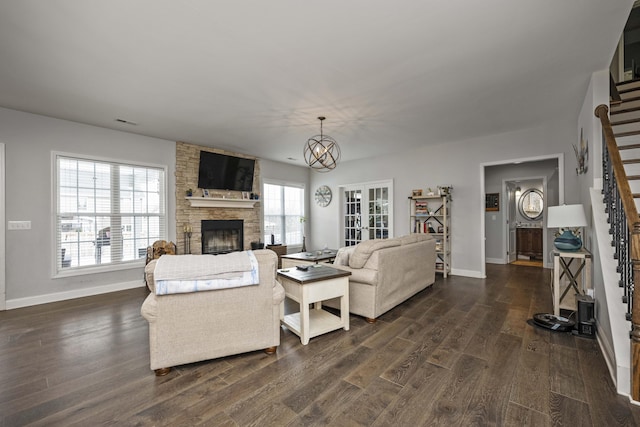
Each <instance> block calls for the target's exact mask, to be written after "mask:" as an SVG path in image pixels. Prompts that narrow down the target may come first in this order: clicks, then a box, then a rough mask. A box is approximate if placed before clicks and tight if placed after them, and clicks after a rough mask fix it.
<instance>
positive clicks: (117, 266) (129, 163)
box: [50, 151, 169, 279]
mask: <svg viewBox="0 0 640 427" xmlns="http://www.w3.org/2000/svg"><path fill="white" fill-rule="evenodd" d="M59 158H68V159H75V160H78V161H87V162H101V163H108V164H111V165H114V164H117V165H120V166H126V167H133V168H136V167H137V168H148V169H157V170H159V171H161V172H162V179H161V185H162V191H161V192H160V197H161V199H162V200H161V201H160V208H161V210H162V213H161V214H160V215H158V216H157V217H158V219H159V225H160V234H161V235H160V237H159V238H160V239H165V240H167V239H168V237H167V236H168V231H169V230H168V219H169V218H168V210H167V208H168V195H169V193H168V192H169V189H168V169H169V168H168V167H167V166H166V165H160V164H154V163H147V162H141V161H137V160H123V159H115V158H109V157H102V156H92V155H88V154H78V153H69V152H62V151H52V152H51V248H52V250H51V254H50V258H51V277H52V278H54V279H56V278H61V277H72V276H82V275H87V274H95V273H104V272H115V271H121V270H130V269H134V268H140V267H143V266H144V263H145V258H136V259H133V260H128V261H122V262H117V263H108V264H94V265H87V266H78V267H71V268H64V269H63V268H61V267H59V266H58V251H59V250H60V248H61V246H62V245H61V242H59V241H58V229H57V227H58V225H57V224H58V221H57V219H58V215H59V213H58V201H59V192H60V188H59V182H58V175H59V171H58V159H59ZM109 215H110V214H109ZM154 216H155V215H154Z"/></svg>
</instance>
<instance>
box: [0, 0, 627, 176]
mask: <svg viewBox="0 0 640 427" xmlns="http://www.w3.org/2000/svg"><path fill="white" fill-rule="evenodd" d="M632 3H633V0H615V1H613V0H608V1H602V0H562V1H558V0H536V1H514V0H484V1H472V0H467V1H461V0H440V1H435V0H398V1H390V0H386V1H385V0H352V1H346V0H326V1H324V2H317V1H314V2H311V1H303V0H272V1H265V0H246V1H232V0H226V1H222V0H189V1H178V0H173V1H169V0H134V1H132V0H104V1H98V0H48V1H43V0H2V1H1V2H0V106H3V107H7V108H12V109H16V110H22V111H28V112H33V113H37V114H43V115H47V116H52V117H57V118H62V119H68V120H73V121H78V122H82V123H88V124H92V125H97V126H103V127H107V128H112V129H120V130H124V131H127V132H134V133H140V134H144V135H149V136H155V137H159V138H164V139H169V140H175V141H186V142H192V143H196V144H200V145H207V146H212V147H217V148H224V149H229V150H232V151H237V152H240V153H245V154H250V155H255V156H258V157H262V158H268V159H272V160H277V161H287V160H286V159H287V158H295V159H297V162H295V163H297V164H304V163H303V160H302V148H303V144H304V142H305V141H306V140H307V139H308V138H309V137H310V136H312V135H315V134H317V133H319V121H318V120H317V117H318V116H321V115H323V116H326V117H327V120H326V121H325V122H324V131H325V133H326V134H329V135H331V136H332V137H334V138H335V139H336V140H337V141H338V143H339V145H340V147H341V149H342V155H343V161H346V160H353V159H357V158H363V157H367V156H377V155H383V154H385V153H389V152H394V151H404V150H410V149H412V148H415V147H418V146H423V145H427V144H436V143H441V142H447V141H456V140H463V139H467V138H473V137H476V136H481V135H489V134H495V133H500V132H504V131H509V130H514V129H521V128H525V127H531V126H535V125H536V124H539V123H540V122H542V121H546V120H549V119H552V118H553V117H555V116H558V115H560V116H562V117H569V118H572V119H575V120H577V116H578V112H579V109H580V107H581V105H582V101H583V98H584V95H585V92H586V88H587V85H588V81H589V78H590V75H591V73H592V72H593V71H596V70H601V69H604V68H607V67H608V66H609V62H610V60H611V57H612V55H613V52H614V49H615V46H616V44H617V41H618V38H619V36H620V34H621V32H622V29H623V28H624V24H625V21H626V17H627V16H628V14H629V11H630V9H631V5H632ZM117 118H120V119H125V120H129V121H132V122H135V123H137V125H131V124H122V123H119V122H117V121H116V119H117Z"/></svg>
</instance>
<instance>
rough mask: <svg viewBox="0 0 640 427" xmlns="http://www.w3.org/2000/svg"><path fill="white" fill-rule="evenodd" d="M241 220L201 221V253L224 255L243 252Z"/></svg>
mask: <svg viewBox="0 0 640 427" xmlns="http://www.w3.org/2000/svg"><path fill="white" fill-rule="evenodd" d="M243 229H244V227H243V220H241V219H234V220H203V221H202V253H203V254H212V255H218V254H226V253H229V252H236V251H243V250H244V243H243V242H244V236H243Z"/></svg>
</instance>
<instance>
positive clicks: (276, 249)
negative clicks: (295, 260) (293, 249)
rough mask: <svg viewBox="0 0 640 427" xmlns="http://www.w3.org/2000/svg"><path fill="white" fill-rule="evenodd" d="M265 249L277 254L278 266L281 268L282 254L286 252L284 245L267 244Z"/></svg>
mask: <svg viewBox="0 0 640 427" xmlns="http://www.w3.org/2000/svg"><path fill="white" fill-rule="evenodd" d="M267 249H271V250H272V251H273V252H275V253H276V255H278V268H282V256H283V255H286V254H287V246H286V245H267Z"/></svg>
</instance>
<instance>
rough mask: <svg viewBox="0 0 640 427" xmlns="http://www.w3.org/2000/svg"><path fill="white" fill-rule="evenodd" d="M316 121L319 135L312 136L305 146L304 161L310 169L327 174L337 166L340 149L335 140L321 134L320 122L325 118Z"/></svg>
mask: <svg viewBox="0 0 640 427" xmlns="http://www.w3.org/2000/svg"><path fill="white" fill-rule="evenodd" d="M318 120H320V135H315V136H312V137H311V138H309V140H308V141H307V143H306V144H305V146H304V160H305V162H307V164H308V165H309V167H311V169H314V170H316V171H318V172H329V171H330V170H333V169H335V167H336V166H337V165H338V160H340V147H338V143H337V142H336V140H335V139H333V138H331V137H330V136H329V135H323V134H322V121H323V120H325V117H318Z"/></svg>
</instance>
